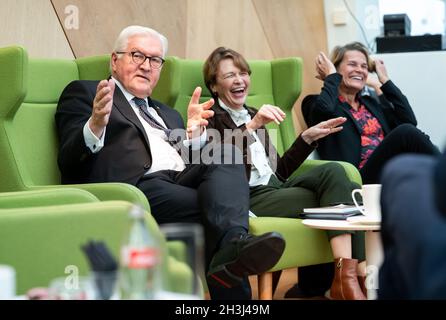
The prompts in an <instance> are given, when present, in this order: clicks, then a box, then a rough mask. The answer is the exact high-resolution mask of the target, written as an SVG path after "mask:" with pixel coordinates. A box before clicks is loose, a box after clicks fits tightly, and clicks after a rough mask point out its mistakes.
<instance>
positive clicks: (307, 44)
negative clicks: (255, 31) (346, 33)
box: [252, 0, 327, 129]
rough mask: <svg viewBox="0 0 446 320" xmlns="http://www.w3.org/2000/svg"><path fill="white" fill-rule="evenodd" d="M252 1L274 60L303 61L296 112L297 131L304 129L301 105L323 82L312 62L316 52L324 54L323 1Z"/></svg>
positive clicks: (325, 43)
mask: <svg viewBox="0 0 446 320" xmlns="http://www.w3.org/2000/svg"><path fill="white" fill-rule="evenodd" d="M252 1H253V3H254V5H255V8H256V10H257V14H258V16H259V19H260V21H261V23H262V25H263V30H265V36H266V37H267V39H268V42H269V43H270V45H271V48H272V50H273V54H274V56H275V57H287V56H299V57H302V58H303V60H304V73H303V88H302V94H301V96H300V98H299V100H298V101H297V103H296V106H295V112H296V115H297V119H296V120H297V121H298V125H297V123H296V127H300V129H301V128H305V127H306V126H305V123H304V121H303V119H302V114H301V111H300V103H301V100H302V99H303V98H304V97H305V96H306V95H307V94H309V93H315V92H319V91H320V88H321V86H322V82H321V81H320V80H317V79H316V78H315V75H316V71H315V66H314V60H315V58H316V55H317V53H318V52H319V51H321V50H322V51H324V52H327V34H326V28H325V18H324V7H323V5H324V4H323V0H312V1H308V0H280V1H270V0H252ZM298 129H299V128H298Z"/></svg>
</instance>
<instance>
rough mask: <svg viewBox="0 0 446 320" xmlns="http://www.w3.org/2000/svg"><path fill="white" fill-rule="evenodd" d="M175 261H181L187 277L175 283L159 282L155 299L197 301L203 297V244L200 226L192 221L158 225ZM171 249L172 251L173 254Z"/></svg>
mask: <svg viewBox="0 0 446 320" xmlns="http://www.w3.org/2000/svg"><path fill="white" fill-rule="evenodd" d="M160 229H161V232H162V233H163V234H164V236H165V238H166V240H167V241H169V246H170V248H171V250H170V254H173V255H174V256H175V258H176V260H177V263H179V264H182V266H181V267H183V270H186V273H185V274H189V276H188V277H187V279H184V281H183V282H181V283H179V282H177V283H168V284H167V283H163V285H162V288H161V289H160V290H157V294H156V297H155V299H160V300H162V299H169V300H186V299H191V300H200V299H203V296H204V292H203V285H202V281H205V278H204V260H203V256H204V243H203V227H202V226H201V225H199V224H195V223H169V224H163V225H161V226H160ZM173 252H175V253H173Z"/></svg>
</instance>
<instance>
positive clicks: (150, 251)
mask: <svg viewBox="0 0 446 320" xmlns="http://www.w3.org/2000/svg"><path fill="white" fill-rule="evenodd" d="M158 257H159V255H158V250H157V249H155V248H129V247H126V248H123V249H122V258H123V260H122V261H123V264H124V265H126V266H127V267H128V268H131V269H144V268H150V267H153V266H154V265H156V264H157V263H158Z"/></svg>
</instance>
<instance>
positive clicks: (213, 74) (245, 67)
mask: <svg viewBox="0 0 446 320" xmlns="http://www.w3.org/2000/svg"><path fill="white" fill-rule="evenodd" d="M224 59H232V61H234V65H235V66H236V67H237V68H239V69H240V70H241V71H243V72H248V74H251V68H250V67H249V64H248V62H247V61H246V59H245V58H244V57H243V56H242V55H241V54H240V53H238V52H237V51H234V50H232V49H229V48H226V47H218V48H217V49H215V50H214V51H212V53H211V54H210V55H209V57H208V58H207V59H206V62H205V63H204V66H203V77H204V83H205V84H206V87H207V88H208V89H209V91H210V92H211V95H212V97H214V98H217V94H216V93H215V92H212V89H211V88H212V86H213V85H214V84H216V83H217V72H218V65H219V63H220V61H222V60H224Z"/></svg>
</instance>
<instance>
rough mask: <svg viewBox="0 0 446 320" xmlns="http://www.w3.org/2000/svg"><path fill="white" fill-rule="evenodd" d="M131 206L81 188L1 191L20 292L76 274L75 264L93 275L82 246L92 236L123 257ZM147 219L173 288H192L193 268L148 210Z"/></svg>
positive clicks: (7, 255)
mask: <svg viewBox="0 0 446 320" xmlns="http://www.w3.org/2000/svg"><path fill="white" fill-rule="evenodd" d="M67 199H69V204H67ZM130 206H131V203H129V202H126V201H99V200H98V199H97V198H96V197H94V196H93V195H92V194H91V193H90V192H87V191H84V190H81V189H76V188H64V189H54V190H52V189H47V190H33V191H24V192H5V193H0V264H8V265H11V266H13V267H14V269H15V270H16V281H17V294H19V295H21V294H24V293H25V292H26V291H27V290H29V289H30V288H33V287H42V286H43V287H46V286H48V285H49V282H50V281H51V280H52V279H54V278H57V277H63V276H67V274H66V272H68V270H71V272H72V271H73V267H72V266H75V267H76V271H78V272H79V275H87V274H88V270H89V266H88V263H87V260H86V258H85V256H84V254H83V252H82V251H81V245H83V244H85V243H86V242H87V241H89V240H92V239H94V240H102V241H105V243H106V244H107V246H108V247H109V248H110V249H111V251H112V253H113V254H114V256H115V257H116V258H119V248H120V245H121V242H122V240H123V236H124V234H125V229H126V226H127V225H128V223H129V222H128V212H129V209H130ZM146 221H147V225H148V228H149V230H150V232H151V233H152V234H153V235H155V236H156V237H158V239H159V241H160V244H161V252H162V258H163V259H162V264H163V265H162V268H161V269H162V270H163V279H164V281H165V283H166V284H167V288H168V289H171V290H175V291H181V289H184V290H186V288H187V286H190V285H191V283H192V282H191V279H192V276H191V272H190V269H189V268H188V267H187V265H185V264H184V263H182V262H181V261H178V260H177V259H175V258H174V257H173V256H169V255H167V254H166V252H167V246H166V242H165V240H164V237H163V236H162V235H161V233H160V231H159V228H158V225H157V224H156V222H155V220H154V219H153V217H152V216H151V215H150V214H148V213H147V216H146ZM69 266H71V267H70V268H67V267H69Z"/></svg>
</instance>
